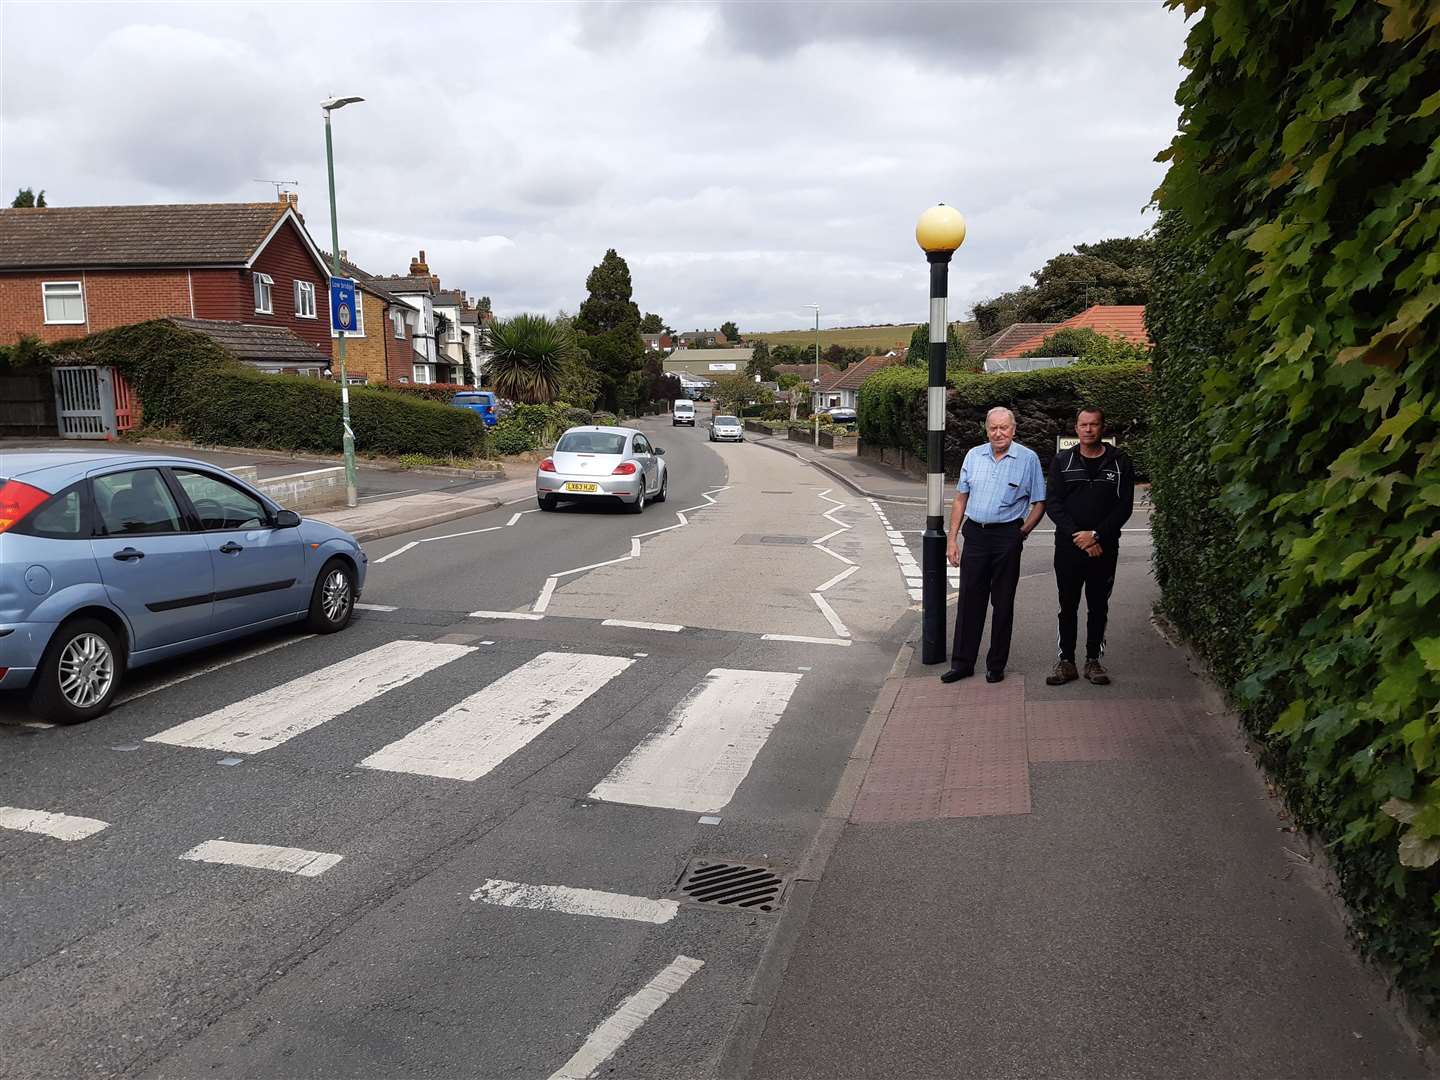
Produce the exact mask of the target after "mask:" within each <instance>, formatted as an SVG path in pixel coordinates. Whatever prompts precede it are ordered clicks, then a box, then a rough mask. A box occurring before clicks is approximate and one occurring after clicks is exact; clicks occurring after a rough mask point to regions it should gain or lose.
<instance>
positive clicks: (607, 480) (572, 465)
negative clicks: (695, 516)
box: [535, 427, 670, 514]
mask: <svg viewBox="0 0 1440 1080" xmlns="http://www.w3.org/2000/svg"><path fill="white" fill-rule="evenodd" d="M669 486H670V476H669V470H668V469H667V468H666V467H665V451H664V450H663V449H662V448H661V447H658V446H654V445H652V444H651V442H650V439H649V438H648V437H647V436H646V435H645V433H644V432H641V431H636V430H635V429H634V428H624V427H573V428H571V429H570V430H569V431H567V432H565V434H564V435H561V436H560V439H559V441H558V442H556V443H555V452H554V453H552V454H551V455H550V456H549V457H547V458H546V459H545V460H544V461H542V462H540V467H539V468H538V469H537V470H536V471H535V498H536V500H537V501H538V502H539V503H540V509H541V510H554V509H555V506H556V504H557V503H559V502H561V501H562V500H573V501H579V502H583V501H585V500H590V499H606V500H619V502H620V503H621V504H622V505H623V506H625V508H626V509H628V510H630V511H631V512H632V513H635V514H638V513H640V512H641V511H642V510H644V509H645V505H646V503H650V502H664V501H665V496H666V494H667V492H668V490H669Z"/></svg>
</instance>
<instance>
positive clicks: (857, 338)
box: [740, 323, 917, 352]
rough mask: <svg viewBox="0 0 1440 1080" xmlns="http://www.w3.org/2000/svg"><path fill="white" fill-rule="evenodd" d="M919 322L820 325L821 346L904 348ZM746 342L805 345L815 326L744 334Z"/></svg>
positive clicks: (876, 349)
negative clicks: (879, 324) (876, 324)
mask: <svg viewBox="0 0 1440 1080" xmlns="http://www.w3.org/2000/svg"><path fill="white" fill-rule="evenodd" d="M916 325H917V324H916V323H897V324H896V325H894V326H846V327H842V328H840V329H835V330H828V329H826V328H825V327H823V326H822V327H821V328H820V348H821V350H822V351H823V350H824V349H826V348H828V347H829V346H831V345H845V346H847V347H850V348H863V349H868V350H870V351H871V352H885V351H886V350H888V349H892V348H894V347H895V346H896V345H899V346H900V347H901V348H902V349H903V348H905V347H907V346H908V345H909V344H910V335H911V334H912V333H914V332H915V327H916ZM740 336H741V337H742V338H743V339H744V340H745V341H747V342H750V341H763V342H765V343H766V344H767V345H798V346H801V347H802V348H803V347H804V346H806V345H813V344H814V343H815V329H814V328H813V327H812V328H811V329H809V330H770V331H760V332H757V333H754V334H751V333H742V334H741V335H740Z"/></svg>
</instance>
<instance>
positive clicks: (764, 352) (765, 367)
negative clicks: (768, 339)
mask: <svg viewBox="0 0 1440 1080" xmlns="http://www.w3.org/2000/svg"><path fill="white" fill-rule="evenodd" d="M745 374H746V375H749V376H750V377H751V378H754V377H755V376H756V375H759V376H760V378H762V379H764V380H765V381H766V382H773V381H774V379H775V361H774V360H772V359H771V358H770V346H769V345H767V344H766V343H765V342H763V341H757V342H756V343H755V349H754V351H753V352H752V353H751V354H750V362H749V363H748V364H746V365H745Z"/></svg>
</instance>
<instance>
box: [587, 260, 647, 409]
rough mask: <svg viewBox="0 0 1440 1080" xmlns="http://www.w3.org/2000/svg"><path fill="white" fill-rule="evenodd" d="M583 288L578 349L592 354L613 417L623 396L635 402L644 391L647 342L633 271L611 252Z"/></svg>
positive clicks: (603, 395)
mask: <svg viewBox="0 0 1440 1080" xmlns="http://www.w3.org/2000/svg"><path fill="white" fill-rule="evenodd" d="M585 288H586V289H587V290H588V292H589V295H588V296H587V297H586V299H585V302H584V303H582V304H581V305H580V311H579V312H578V313H577V314H576V316H575V330H576V332H577V334H578V344H579V346H580V347H581V348H583V349H585V350H586V351H587V352H588V353H589V354H590V356H591V362H592V365H593V367H594V370H595V371H596V372H597V373H598V374H599V376H600V395H601V398H602V400H603V401H604V403H605V407H606V408H607V409H609V410H612V411H613V410H615V409H617V408H619V407H620V405H621V397H622V394H628V395H630V396H631V397H632V399H635V398H638V395H639V394H640V393H641V392H642V389H643V387H642V386H641V382H640V381H639V380H640V379H641V377H642V372H641V367H642V365H643V363H644V360H645V342H644V340H643V339H642V338H641V337H640V309H639V308H638V307H636V306H635V301H634V300H633V299H632V298H631V297H632V294H633V288H632V286H631V283H630V267H629V266H628V265H626V262H625V260H624V259H622V258H621V257H620V256H619V254H618V253H616V251H615V249H614V248H611V249H609V250H608V251H606V252H605V257H604V258H603V259H601V260H600V263H599V265H598V266H596V267H595V268H594V269H593V270H591V271H590V275H589V277H587V278H586V279H585ZM632 376H634V377H635V378H634V379H632V378H631V377H632ZM631 405H632V407H633V405H634V400H632V402H631Z"/></svg>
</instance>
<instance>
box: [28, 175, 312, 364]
mask: <svg viewBox="0 0 1440 1080" xmlns="http://www.w3.org/2000/svg"><path fill="white" fill-rule="evenodd" d="M167 316H170V317H177V318H184V319H200V320H208V321H222V322H231V323H239V324H245V325H250V326H259V327H271V328H276V327H278V328H283V329H285V330H288V331H289V332H290V334H291V335H293V337H295V338H298V339H299V340H301V341H303V342H305V343H306V344H307V345H309V346H311V347H312V348H314V349H315V350H316V351H317V352H319V353H320V354H321V356H320V359H321V360H327V359H328V357H329V356H330V292H329V272H328V269H327V267H326V265H325V262H324V260H323V259H322V257H321V255H320V252H319V251H318V250H317V249H316V247H315V243H314V241H313V240H311V238H310V235H309V234H308V233H307V232H306V231H305V223H304V220H303V219H302V218H301V217H300V213H299V210H298V209H297V207H296V197H295V195H294V194H293V193H291V192H286V193H284V194H282V195H281V196H280V198H279V199H278V200H277V201H276V202H272V203H184V204H178V205H155V206H68V207H45V208H43V209H31V208H26V209H13V210H12V209H7V210H0V341H3V342H11V341H15V340H16V339H17V338H18V337H20V336H21V335H22V334H29V335H34V336H35V337H38V338H39V339H40V340H42V341H61V340H64V339H66V338H76V337H84V336H85V335H87V334H92V333H95V332H96V331H99V330H109V329H111V328H113V327H117V326H127V325H129V324H131V323H137V322H144V321H145V320H147V319H156V318H164V317H167ZM261 337H262V338H263V337H264V335H261ZM266 340H269V339H266ZM275 340H280V338H278V337H277V338H275ZM287 359H293V357H288V358H287ZM287 366H289V365H288V364H287ZM321 366H322V367H323V366H324V365H321Z"/></svg>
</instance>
